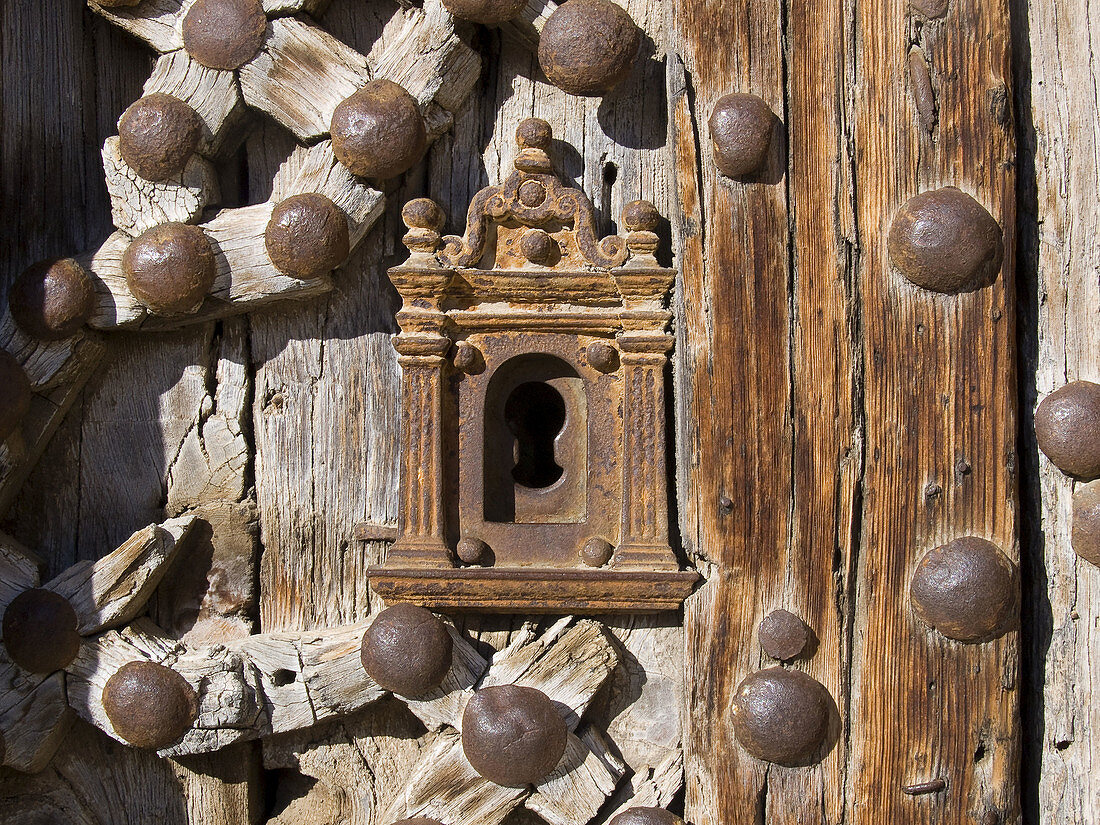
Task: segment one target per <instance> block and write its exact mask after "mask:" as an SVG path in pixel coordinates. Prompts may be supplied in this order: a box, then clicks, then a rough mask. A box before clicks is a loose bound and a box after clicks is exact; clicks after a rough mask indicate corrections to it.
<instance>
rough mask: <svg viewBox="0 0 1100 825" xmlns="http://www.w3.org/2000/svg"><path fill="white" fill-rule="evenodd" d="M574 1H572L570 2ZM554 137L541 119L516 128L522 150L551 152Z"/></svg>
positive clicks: (522, 121)
mask: <svg viewBox="0 0 1100 825" xmlns="http://www.w3.org/2000/svg"><path fill="white" fill-rule="evenodd" d="M573 1H574V0H570V2H573ZM553 137H554V132H553V130H552V129H551V128H550V124H549V123H547V122H546V121H545V120H543V119H542V118H540V117H528V118H524V119H523V120H521V121H520V122H519V126H517V127H516V144H517V145H518V146H519V148H520V149H541V150H542V151H544V152H549V151H550V141H551V140H552V139H553ZM545 194H546V193H545V190H543V197H545Z"/></svg>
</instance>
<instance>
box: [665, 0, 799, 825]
mask: <svg viewBox="0 0 1100 825" xmlns="http://www.w3.org/2000/svg"><path fill="white" fill-rule="evenodd" d="M672 15H673V25H674V27H675V40H674V43H675V46H676V48H677V50H678V52H679V55H678V56H673V57H670V61H671V65H670V74H671V78H670V85H671V94H672V100H671V110H672V121H673V124H672V125H673V131H674V136H675V138H674V140H675V152H676V177H677V187H678V189H679V199H678V202H679V206H680V214H679V215H678V216H677V218H676V222H675V230H674V231H675V233H676V234H677V235H678V241H679V247H680V255H681V260H680V263H681V266H682V270H683V272H682V283H681V284H680V289H679V292H678V296H677V300H678V307H677V310H678V319H679V324H678V336H679V337H678V340H677V345H676V359H677V366H676V376H677V387H676V392H677V398H676V406H677V416H678V418H677V420H678V432H677V445H678V446H677V450H678V471H679V472H678V475H679V478H678V484H679V501H680V508H681V522H682V525H681V532H682V538H683V542H684V546H685V548H686V549H687V551H688V554H689V556H690V557H691V558H692V560H693V561H694V562H695V563H696V564H697V565H698V566H699V568H700V572H701V573H703V575H704V576H705V577H706V582H705V584H704V585H703V586H702V588H701V589H700V590H699V591H698V592H697V593H696V594H695V595H694V596H692V597H691V598H690V599H689V600H688V602H687V603H686V604H685V607H684V634H685V656H686V674H685V682H686V693H687V696H686V702H687V709H686V719H687V723H686V725H685V731H684V735H685V742H684V746H685V753H684V756H685V764H684V768H685V773H686V784H687V797H686V808H687V811H686V813H687V818H688V820H689V821H691V822H694V823H695V825H724V823H728V822H744V821H747V820H749V818H750V817H752V816H754V815H756V816H760V815H761V811H760V807H761V806H766V804H767V793H766V789H767V786H768V777H769V773H770V771H769V768H768V766H767V764H766V763H763V762H760V761H757V760H755V759H753V758H752V757H751V756H749V755H748V754H747V753H746V752H745V751H743V750H742V749H741V748H740V747H739V746H738V745H737V744H736V741H735V740H734V737H733V732H732V729H731V728H730V724H729V705H730V701H731V699H732V696H733V693H734V690H735V689H736V687H737V685H738V683H739V682H740V681H741V679H742V678H744V677H745V676H747V675H748V674H749V673H750V672H751V671H753V670H757V669H759V668H760V666H761V665H762V660H761V654H760V652H759V645H758V644H757V642H756V637H755V633H756V626H757V624H758V622H759V620H760V618H761V617H762V616H763V615H765V614H766V612H767V611H768V610H770V609H772V608H773V607H778V606H781V605H782V604H784V603H785V602H786V601H787V600H786V599H785V598H784V587H785V582H786V579H787V576H788V564H787V562H788V552H787V548H788V547H789V544H788V542H789V538H790V533H791V509H792V498H793V492H794V491H793V489H792V485H791V472H790V468H791V461H792V452H791V450H792V438H793V435H792V422H791V375H790V327H791V317H790V294H789V292H788V285H789V273H788V264H789V258H788V256H789V246H788V244H789V241H790V238H789V235H788V221H789V216H788V212H787V197H786V187H785V182H784V181H785V176H784V174H783V172H784V170H783V166H784V165H785V161H784V160H783V154H784V153H783V147H782V146H781V145H779V144H781V141H773V157H772V158H771V162H770V163H769V168H768V170H767V172H766V173H765V174H764V175H763V176H762V177H761V179H760V180H757V181H756V182H752V183H745V182H740V181H731V180H729V179H727V178H720V177H719V176H718V174H717V170H716V169H715V167H714V164H713V162H712V159H711V143H710V137H709V130H708V128H707V125H706V121H707V118H708V117H709V115H710V112H711V110H712V108H713V106H714V104H715V102H716V101H717V100H718V99H719V98H720V97H721V96H722V95H724V94H726V93H728V92H751V93H753V94H757V95H759V96H760V97H762V98H763V99H764V100H765V101H766V102H767V103H768V105H769V106H770V107H771V108H772V110H773V112H775V113H776V114H777V115H780V116H782V115H783V113H784V110H785V105H784V88H783V87H784V82H783V80H784V79H783V53H782V50H781V42H780V32H781V26H782V14H781V7H780V4H779V3H778V2H775V1H774V0H773V1H772V2H763V3H760V4H754V5H752V6H750V7H744V6H740V5H737V4H734V3H732V2H707V1H706V0H679V1H678V2H677V3H675V4H673V10H672ZM716 44H721V46H720V47H717V48H716ZM680 60H682V61H683V63H682V65H681V64H680ZM810 773H815V772H813V771H811V772H810ZM813 781H814V780H812V779H811V780H810V782H811V783H812V782H813ZM805 790H806V791H807V792H809V793H810V794H811V795H816V794H814V793H813V790H811V789H810V788H805Z"/></svg>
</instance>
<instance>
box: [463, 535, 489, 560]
mask: <svg viewBox="0 0 1100 825" xmlns="http://www.w3.org/2000/svg"><path fill="white" fill-rule="evenodd" d="M455 553H456V554H457V555H458V558H459V560H460V561H461V562H462V563H463V564H484V563H485V562H486V561H487V560H488V559H489V545H488V544H486V543H485V542H483V541H482V540H481V539H475V538H471V537H470V536H464V537H463V538H460V539H459V540H458V546H457V547H455Z"/></svg>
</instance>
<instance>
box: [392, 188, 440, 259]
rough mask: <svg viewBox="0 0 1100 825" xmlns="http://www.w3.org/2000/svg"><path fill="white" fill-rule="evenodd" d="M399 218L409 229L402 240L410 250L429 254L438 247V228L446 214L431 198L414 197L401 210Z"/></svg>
mask: <svg viewBox="0 0 1100 825" xmlns="http://www.w3.org/2000/svg"><path fill="white" fill-rule="evenodd" d="M401 219H402V220H403V221H404V222H405V226H407V227H408V228H409V231H408V232H407V233H406V234H405V237H404V238H402V239H401V240H402V242H403V243H404V244H405V246H407V247H408V248H409V251H410V252H413V253H421V254H426V255H431V254H432V253H434V252H435V251H436V249H438V248H439V241H440V234H439V232H440V230H441V229H443V224H444V223H445V222H446V216H445V215H444V214H443V210H442V209H440V208H439V205H438V204H437V203H436V202H435V201H433V200H432V199H431V198H415V199H413V200H411V201H409V202H408V203H406V204H405V208H404V209H402V210H401Z"/></svg>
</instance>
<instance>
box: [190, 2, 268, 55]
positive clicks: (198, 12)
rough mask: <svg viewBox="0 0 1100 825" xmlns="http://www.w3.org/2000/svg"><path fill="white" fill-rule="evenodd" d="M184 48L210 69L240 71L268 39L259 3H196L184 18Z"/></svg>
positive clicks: (264, 19)
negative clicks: (266, 38) (265, 39)
mask: <svg viewBox="0 0 1100 825" xmlns="http://www.w3.org/2000/svg"><path fill="white" fill-rule="evenodd" d="M182 34H183V47H184V48H185V49H186V50H187V53H188V54H189V55H191V57H193V58H195V60H196V61H197V62H199V63H201V64H202V65H203V66H206V67H207V68H208V69H223V70H226V71H229V70H232V69H239V68H240V67H241V66H243V65H244V64H245V63H247V62H248V61H249V60H251V59H252V58H253V57H255V56H256V53H257V52H258V51H259V50H260V47H261V46H263V44H264V37H265V36H266V35H267V18H266V17H265V16H264V7H263V4H262V3H261V2H260V0H195V3H194V4H193V5H192V6H191V8H190V9H189V10H188V12H187V16H186V17H184V18H183V27H182Z"/></svg>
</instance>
